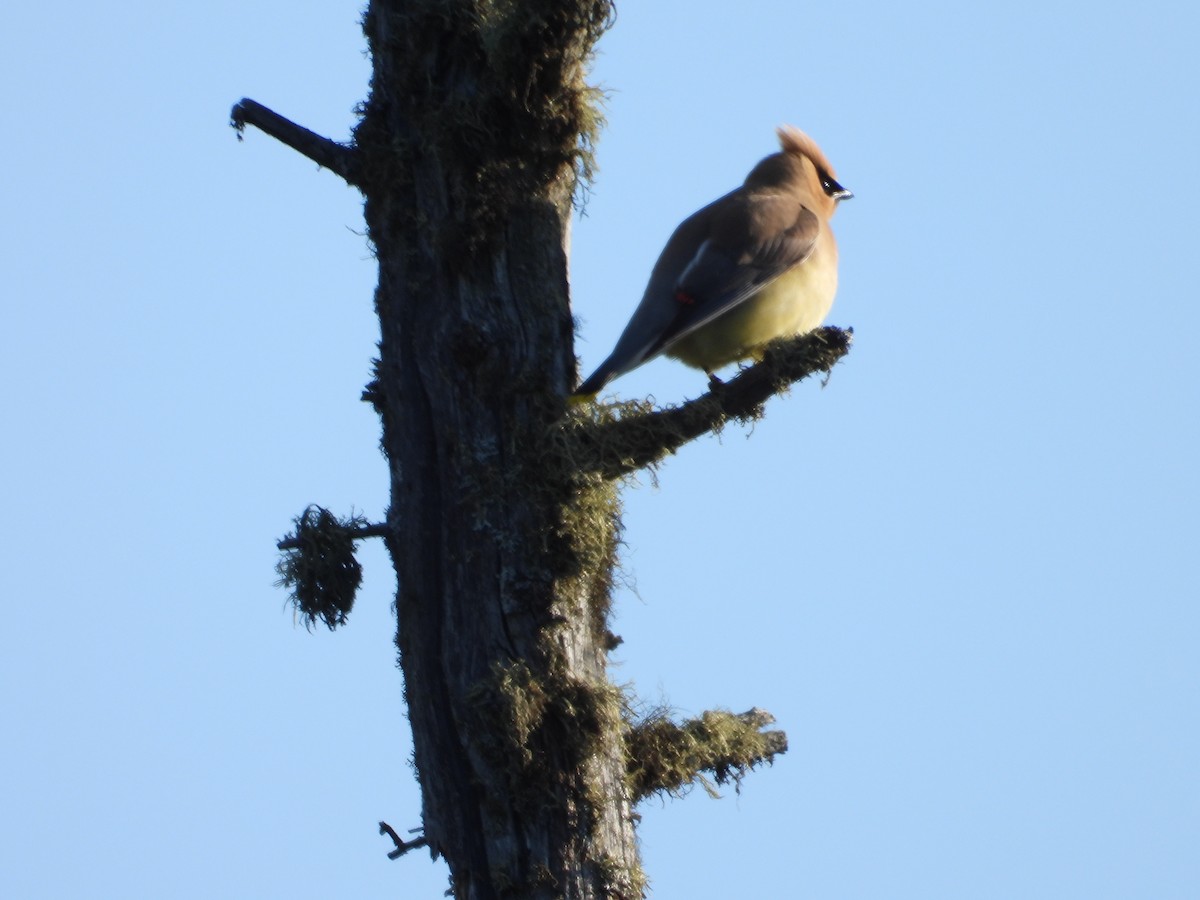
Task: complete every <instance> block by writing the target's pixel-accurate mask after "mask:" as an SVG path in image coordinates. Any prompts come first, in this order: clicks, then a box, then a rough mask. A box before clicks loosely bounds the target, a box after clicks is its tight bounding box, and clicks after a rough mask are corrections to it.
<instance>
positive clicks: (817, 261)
mask: <svg viewBox="0 0 1200 900" xmlns="http://www.w3.org/2000/svg"><path fill="white" fill-rule="evenodd" d="M776 134H777V135H778V137H779V146H780V151H779V152H778V153H772V154H771V155H770V156H768V157H766V158H765V159H763V160H761V161H760V162H759V163H758V164H757V165H756V166H755V167H754V168H753V169H751V170H750V174H749V175H747V176H746V180H745V182H743V183H742V186H741V187H739V188H736V189H735V190H733V191H730V192H729V193H728V194H726V195H725V196H723V197H721V198H719V199H717V200H714V201H713V202H712V203H710V204H709V205H708V206H705V207H704V208H703V209H701V210H699V211H698V212H695V213H693V214H692V215H690V216H688V217H687V218H686V219H684V220H683V222H682V223H680V225H679V227H678V228H676V229H675V232H674V233H673V234H672V235H671V237H670V239H669V240H668V241H667V243H666V246H665V247H664V248H663V251H662V253H661V254H660V255H659V257H658V261H657V262H656V263H655V264H654V268H653V269H652V270H651V272H650V281H649V283H648V284H647V285H646V292H645V294H643V295H642V301H641V303H639V304H638V307H637V309H636V310H635V311H634V313H633V317H632V318H631V319H630V320H629V324H628V325H626V326H625V330H624V332H622V334H621V337H620V338H619V339H618V341H617V345H616V347H615V349H614V350H613V352H612V353H611V354H609V356H608V358H607V359H606V360H604V362H602V363H601V364H600V367H599V368H598V369H596V371H595V372H593V373H592V375H591V376H589V377H588V378H587V379H585V380H584V382H583V383H582V384H580V385H579V387H578V388H576V389H575V392H574V394H573V395H572V398H571V399H572V400H573V401H575V402H584V401H587V400H589V399H592V398H594V397H595V395H596V394H597V393H599V392H600V391H601V390H602V389H603V388H604V386H605V385H606V384H608V383H609V382H610V381H612V380H613V379H614V378H617V377H618V376H620V375H624V374H625V373H627V372H629V371H631V370H632V369H635V368H637V367H638V366H640V365H641V364H642V363H644V362H646V361H647V360H650V359H653V358H654V357H656V356H658V355H659V354H665V355H666V356H669V357H672V358H674V359H678V360H680V361H681V362H683V363H685V364H687V365H689V366H692V367H693V368H697V369H702V370H703V371H704V372H705V373H706V374H707V375H708V376H709V380H710V383H715V382H717V378H716V376H715V375H714V372H715V371H716V370H717V369H719V368H721V367H722V366H725V365H727V364H729V363H732V362H738V361H740V360H744V359H748V358H750V357H752V356H758V355H759V354H760V353H761V350H762V348H763V347H765V346H766V344H768V343H770V342H771V341H772V340H774V339H775V338H779V337H785V336H789V335H797V334H803V333H805V332H807V331H811V330H813V329H814V328H816V327H818V326H819V325H820V324H821V323H822V322H823V321H824V320H825V317H826V316H827V315H828V314H829V310H830V308H831V307H832V306H833V297H834V294H835V293H836V292H837V243H836V242H835V241H834V238H833V231H832V230H830V227H829V220H830V218H831V217H832V216H833V212H834V210H835V209H836V208H837V205H838V204H839V203H840V202H841V201H843V200H848V199H850V198H851V197H853V196H854V195H853V194H852V193H851V192H850V191H848V190H846V188H844V187H842V185H841V184H839V183H838V181H837V179H836V177H835V175H834V171H833V166H831V165H830V164H829V160H828V159H827V158H826V157H825V154H824V153H822V152H821V149H820V147H818V146H817V145H816V143H815V142H814V141H813V140H812V138H810V137H809V136H808V135H806V134H805V133H804V132H803V131H801V130H800V129H798V128H794V127H792V126H790V125H783V126H780V127H779V128H778V129H776Z"/></svg>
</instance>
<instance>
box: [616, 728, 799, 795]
mask: <svg viewBox="0 0 1200 900" xmlns="http://www.w3.org/2000/svg"><path fill="white" fill-rule="evenodd" d="M773 721H774V719H773V718H772V717H771V716H770V715H769V714H768V713H766V712H764V711H762V710H757V709H754V710H750V711H749V712H746V713H741V714H735V713H731V712H728V711H725V710H709V711H707V712H705V713H703V714H702V715H701V716H699V717H698V718H695V719H687V720H685V721H684V722H683V723H682V724H676V723H675V722H672V721H670V719H668V718H667V717H666V713H665V711H663V710H657V711H655V712H653V713H651V714H650V715H649V716H647V717H646V718H644V719H643V720H642V721H640V722H638V723H637V724H635V725H633V726H632V727H631V728H630V729H629V731H628V732H627V734H626V739H625V758H626V760H627V764H628V765H627V771H628V778H629V787H630V792H631V794H632V795H633V797H634V798H635V799H642V798H645V797H648V796H650V795H651V794H655V793H666V794H669V795H671V796H675V797H677V796H681V795H682V794H684V793H686V791H687V789H688V788H689V787H690V786H691V785H692V784H694V783H697V782H698V783H699V784H700V785H701V786H702V787H703V788H704V790H705V791H706V792H707V793H708V794H709V796H712V797H716V796H719V794H718V793H717V790H716V788H715V787H714V786H713V784H712V782H710V781H709V780H708V778H707V777H706V776H705V774H704V773H705V772H709V773H711V774H712V777H713V780H714V781H715V782H716V783H717V784H719V785H720V784H726V783H728V782H730V781H732V782H734V784H735V785H737V786H738V787H740V786H741V781H742V778H744V777H745V775H746V773H747V772H749V771H750V770H751V769H753V768H754V767H755V766H757V765H760V764H761V763H764V762H766V763H770V762H773V761H774V757H775V756H776V755H777V754H779V753H783V752H786V750H787V741H786V738H785V737H784V736H783V734H782V732H778V731H775V732H764V731H762V730H761V729H762V728H763V726H764V725H767V724H770V723H771V722H773Z"/></svg>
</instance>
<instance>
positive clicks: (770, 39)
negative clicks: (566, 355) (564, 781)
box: [0, 0, 1200, 900]
mask: <svg viewBox="0 0 1200 900" xmlns="http://www.w3.org/2000/svg"><path fill="white" fill-rule="evenodd" d="M358 14H359V4H358V3H348V2H347V3H324V4H315V3H313V4H285V3H282V2H260V3H254V4H240V3H239V4H234V3H230V2H214V3H209V4H205V5H204V6H203V7H197V6H171V5H169V4H159V3H156V4H150V3H137V2H135V3H130V4H124V5H118V6H117V7H115V8H113V7H110V8H103V9H102V8H99V7H95V6H92V5H86V4H66V5H58V6H52V7H46V8H38V9H37V10H36V12H35V10H34V7H33V6H32V5H29V4H26V5H24V6H22V7H20V8H17V9H14V10H12V11H10V12H9V14H8V16H7V17H6V27H5V28H4V29H3V34H0V75H3V83H4V84H5V85H7V88H6V90H5V116H4V121H5V126H4V140H3V141H2V142H0V157H2V158H3V162H4V169H5V171H6V173H7V178H6V189H5V192H4V194H5V198H6V204H5V215H4V216H3V217H0V284H3V291H4V296H5V299H4V301H3V303H2V304H0V392H2V408H3V411H4V417H5V421H6V422H7V423H8V429H7V431H6V433H7V435H8V438H7V440H5V441H4V442H3V443H2V444H0V461H2V462H3V469H4V471H5V472H6V473H7V474H6V477H5V478H4V479H3V481H2V482H0V499H2V500H3V506H4V510H5V515H4V516H3V524H0V562H2V563H3V568H4V573H5V576H4V581H3V594H4V601H5V610H6V614H7V621H6V626H7V627H6V628H5V638H4V648H3V652H2V653H0V709H2V710H3V713H2V714H3V717H4V741H3V742H2V743H0V760H3V762H4V768H5V770H6V772H7V777H5V778H4V779H2V780H0V808H3V809H4V810H5V812H6V815H5V816H4V817H3V821H2V823H0V894H3V895H4V896H6V897H22V898H41V897H63V896H87V897H121V898H127V897H178V898H190V897H207V896H213V895H219V896H227V897H247V898H259V897H288V898H327V897H335V896H336V897H340V896H354V897H363V898H366V897H379V898H384V897H396V896H412V897H418V896H421V897H436V896H440V894H441V891H442V890H443V889H444V887H445V871H444V868H443V867H442V866H440V865H433V864H431V863H430V862H429V861H428V859H427V858H426V857H423V856H421V855H420V854H413V855H411V856H409V857H407V858H405V859H403V860H402V861H399V862H389V861H388V860H387V859H386V857H385V855H384V854H385V852H386V850H387V849H388V844H387V841H386V840H385V839H383V838H380V837H378V836H376V835H375V833H374V826H375V823H376V822H377V821H378V820H379V819H387V820H388V821H389V822H391V823H392V824H393V825H395V826H396V827H397V828H398V829H401V830H404V829H407V828H410V827H414V826H416V825H417V824H418V823H419V805H418V804H419V799H418V796H417V792H416V788H415V784H414V782H413V779H412V776H411V773H410V770H409V767H408V765H407V760H408V755H409V744H408V737H407V734H406V729H407V722H406V720H405V718H404V714H403V708H402V704H401V684H400V678H399V673H398V671H397V670H396V668H395V660H394V654H393V647H392V628H393V626H392V624H391V615H390V611H389V605H390V603H391V597H392V592H393V580H392V575H391V569H390V566H389V563H388V561H387V559H386V557H385V556H384V554H383V553H382V551H381V550H380V549H379V548H378V547H373V546H369V545H368V546H365V547H364V548H363V550H362V551H361V554H360V558H361V560H362V561H363V563H364V566H365V568H366V583H365V586H364V589H363V591H362V593H361V594H360V597H359V601H358V605H357V607H356V609H355V612H354V613H353V616H352V619H351V622H350V624H349V626H348V627H347V628H346V629H344V630H343V631H341V632H339V633H337V634H328V633H324V632H322V633H315V632H314V633H312V634H309V633H307V632H306V631H305V630H304V629H303V628H301V627H298V626H296V625H295V624H294V623H293V621H292V617H291V614H290V612H289V611H288V610H287V609H286V608H285V598H284V595H283V594H282V593H281V592H280V591H279V590H278V589H276V588H274V587H273V584H272V582H273V580H274V577H275V576H274V572H273V569H272V567H273V564H274V560H275V551H274V547H273V544H274V540H275V539H276V538H277V537H278V536H279V535H281V534H282V533H283V532H284V531H285V530H286V528H287V526H288V523H289V520H290V518H291V517H292V516H293V515H295V514H297V513H298V512H300V510H302V509H303V508H304V506H305V505H306V504H308V503H310V502H318V503H322V504H324V505H326V506H330V507H332V508H333V509H335V510H339V511H349V510H350V508H351V507H353V508H355V509H358V510H362V511H364V512H365V513H366V514H367V515H369V516H372V517H377V516H379V515H380V514H381V512H382V510H383V508H384V506H385V504H386V501H387V498H386V487H387V485H386V470H385V467H384V463H383V460H382V458H381V457H380V455H379V453H378V450H377V440H378V423H377V421H376V419H375V418H374V415H373V413H372V412H371V410H370V408H369V407H367V406H366V405H364V404H361V403H359V402H358V395H359V392H360V390H361V387H362V385H363V383H364V382H365V381H366V380H367V378H368V365H369V359H370V357H371V355H372V353H373V349H374V341H375V337H376V325H375V322H374V319H373V313H372V309H371V291H372V287H373V284H374V267H373V261H372V259H371V257H370V252H369V250H368V248H367V246H366V243H365V241H364V239H363V237H362V235H361V232H362V228H363V226H362V220H361V213H360V201H359V198H358V197H357V195H356V194H355V193H354V192H352V191H351V190H349V189H347V188H346V187H344V186H343V185H341V184H340V183H339V182H338V181H337V179H336V178H335V177H333V176H331V175H330V174H328V173H323V172H318V171H317V170H316V169H315V167H314V166H313V165H312V164H311V163H309V162H308V161H306V160H304V159H301V158H300V157H298V156H296V155H295V154H294V153H292V152H291V151H288V150H286V149H285V148H283V147H282V146H281V145H278V144H276V143H275V142H273V141H271V140H270V139H268V138H266V137H265V136H262V135H261V134H258V133H250V134H248V136H247V140H246V141H245V142H244V143H241V144H239V143H238V142H237V141H236V140H235V139H234V135H233V133H232V132H231V131H230V130H229V129H228V128H227V127H226V125H225V123H226V116H227V113H228V108H229V106H230V105H231V104H232V103H233V102H234V101H235V100H237V99H238V98H239V97H242V96H250V97H253V98H255V99H257V100H259V101H260V102H262V103H264V104H266V105H268V106H271V107H272V108H274V109H276V110H278V111H279V112H281V113H283V114H285V115H288V116H290V117H293V118H294V119H296V120H297V121H299V122H301V123H303V124H304V125H306V126H308V127H310V128H313V129H314V130H316V131H318V132H321V133H325V134H329V135H331V136H334V137H338V138H341V137H345V136H346V135H347V134H348V131H349V129H350V127H351V126H352V124H353V121H354V119H353V114H352V108H353V106H354V104H355V103H356V102H358V101H359V100H360V99H362V98H363V97H364V96H365V91H366V83H367V77H368V74H369V70H368V63H367V61H366V59H365V58H364V56H363V41H362V38H361V35H360V33H359V31H358V27H357V19H358ZM1198 26H1200V13H1197V12H1196V11H1195V10H1192V9H1191V8H1189V7H1187V6H1186V5H1184V4H1179V3H1170V4H1168V3H1160V2H1148V3H1143V4H1139V5H1137V6H1136V7H1134V6H1116V5H1114V6H1111V7H1109V8H1107V9H1102V8H1091V9H1088V10H1087V11H1086V12H1083V11H1082V8H1081V7H1079V5H1078V4H1067V3H1064V2H1050V3H1044V2H1043V3H1037V4H1034V3H1015V4H1008V5H1005V6H1003V7H995V8H986V9H985V8H980V9H976V8H973V7H967V6H963V5H961V4H941V3H920V2H918V3H915V4H909V5H908V6H906V7H903V8H900V7H895V6H894V5H891V4H882V3H854V2H851V3H843V4H836V5H833V4H828V5H824V6H818V5H814V4H798V3H790V2H789V3H771V2H763V3H749V4H742V5H740V6H739V7H737V8H736V9H732V8H730V7H729V5H728V4H723V3H722V4H718V3H715V2H708V0H700V2H697V0H692V2H688V3H684V2H677V0H658V2H655V3H652V4H638V3H622V4H621V5H620V15H619V19H618V22H617V25H616V27H615V28H614V29H613V31H612V32H610V33H609V34H608V35H607V36H606V37H605V38H604V40H603V42H602V44H601V47H600V49H601V53H600V55H599V57H598V59H597V62H596V67H595V78H596V80H598V81H599V82H600V83H602V84H603V85H604V86H605V87H606V88H607V89H608V90H609V92H610V93H609V97H608V102H607V114H608V120H609V125H608V128H607V130H606V131H605V133H604V135H603V137H602V139H601V142H600V144H599V147H598V153H599V163H600V172H599V176H598V180H597V183H596V184H595V186H594V189H593V191H592V193H591V196H590V199H589V202H588V205H587V208H586V212H585V215H583V216H582V217H581V218H579V219H578V220H577V221H576V227H575V231H574V238H573V240H574V249H573V258H572V276H573V290H574V299H575V307H576V313H577V315H578V316H579V318H580V322H581V325H580V334H579V343H578V352H579V354H580V357H581V360H582V368H584V369H587V370H590V369H591V367H592V366H594V365H595V364H596V363H597V362H599V360H600V359H602V358H603V356H604V355H606V354H607V352H608V350H609V349H610V348H611V345H612V343H613V341H614V340H615V339H616V336H617V335H618V334H619V332H620V330H621V327H622V326H623V324H624V322H625V320H626V319H627V317H628V315H629V314H630V312H631V311H632V309H633V307H634V305H635V304H636V302H637V299H638V298H639V297H640V295H641V291H642V288H643V287H644V283H645V279H646V276H647V274H648V272H649V268H650V266H651V265H652V264H653V261H654V259H655V257H656V255H657V253H658V251H659V249H660V248H661V246H662V243H663V241H664V240H665V239H666V237H667V236H668V234H669V233H670V231H671V229H672V228H673V226H674V225H675V224H676V223H677V222H678V221H679V220H680V219H681V218H682V217H683V216H685V215H687V214H688V213H690V212H692V211H693V210H695V209H696V208H698V207H699V206H701V205H703V204H704V203H706V202H708V201H709V200H711V199H713V198H714V197H716V196H718V195H719V194H721V193H722V192H724V191H726V190H728V189H730V188H731V187H733V186H735V185H736V184H737V183H739V182H740V181H741V179H742V178H743V177H744V175H745V173H746V172H747V171H748V170H749V168H750V167H751V166H752V165H753V163H754V162H755V161H756V160H757V159H759V158H760V157H762V156H763V155H765V154H767V153H769V152H772V150H773V149H774V137H773V129H774V127H775V126H776V125H777V124H780V123H782V122H789V123H792V124H795V125H797V126H799V127H801V128H803V129H805V130H806V131H808V132H809V133H811V134H812V135H813V136H814V137H815V138H816V139H817V140H818V141H819V142H820V143H821V145H822V146H823V148H824V149H825V150H826V152H827V154H828V155H829V156H830V158H831V159H832V161H833V163H834V165H835V166H836V167H837V170H838V175H839V177H840V179H841V181H842V182H843V183H844V184H846V186H848V187H850V188H851V189H852V190H854V192H855V194H856V198H855V199H854V200H853V201H851V202H850V203H847V204H845V205H843V206H842V207H841V209H840V211H839V213H838V215H837V218H836V220H835V228H836V231H837V234H838V238H839V242H840V246H841V255H842V263H841V270H842V278H841V288H840V294H839V297H838V301H837V304H836V305H835V307H834V311H833V313H832V315H831V317H830V321H831V323H834V324H839V325H852V326H854V328H855V334H856V342H855V348H854V350H853V352H852V354H851V355H850V357H849V358H848V359H847V360H846V362H845V363H844V364H843V365H841V366H840V367H838V369H837V370H836V371H835V372H834V375H833V378H832V379H831V380H830V382H829V384H828V386H827V387H825V388H824V389H821V388H820V387H819V386H818V385H816V384H809V385H804V386H801V387H799V388H797V389H796V390H794V391H793V392H792V393H791V395H790V396H788V397H787V398H784V399H779V400H775V401H773V402H772V404H771V406H770V407H769V410H768V415H767V418H766V420H765V421H763V422H761V423H759V424H758V425H757V426H756V427H755V428H754V429H753V431H752V432H746V431H743V430H740V429H736V428H731V429H729V430H727V431H726V432H725V433H724V435H722V436H721V438H720V439H715V438H709V439H705V440H701V441H699V442H697V443H695V444H692V445H690V446H688V447H686V448H684V449H683V450H682V451H681V452H680V453H679V455H678V456H677V457H675V458H673V459H671V460H670V461H669V462H668V463H667V464H666V465H665V466H664V467H663V469H662V470H661V472H660V475H659V478H658V484H657V485H653V484H650V483H647V484H645V485H643V486H642V487H640V488H638V489H635V490H632V491H630V492H629V493H628V495H627V497H626V520H625V521H626V540H627V543H628V546H627V549H626V552H625V558H624V565H625V570H626V572H627V574H628V576H629V578H630V579H631V580H632V581H633V582H634V583H635V584H636V593H633V592H631V591H622V593H621V595H620V597H619V598H618V602H617V617H616V622H615V629H616V630H617V631H618V632H619V633H620V634H621V635H622V636H623V637H624V638H625V644H624V645H623V646H622V647H621V648H620V650H619V651H618V654H617V665H616V667H615V669H614V674H615V677H616V678H618V679H619V680H622V681H627V682H631V683H632V684H634V685H635V686H636V688H637V690H638V691H639V693H640V694H641V695H642V696H643V697H644V698H646V700H647V701H649V702H664V701H665V702H668V703H670V704H672V705H674V706H675V707H676V708H677V709H679V710H680V711H681V713H683V714H695V713H698V712H700V711H701V710H703V709H706V708H709V707H715V706H721V707H726V708H730V709H734V710H743V709H746V708H749V707H750V706H754V705H758V706H763V707H766V708H767V709H769V710H771V711H772V712H773V713H775V715H776V716H777V717H778V718H779V720H780V725H781V727H783V728H785V729H786V730H787V732H788V734H789V736H790V739H791V751H790V752H789V753H788V754H787V755H786V756H785V757H783V758H781V759H780V760H779V762H778V763H777V764H776V765H775V766H774V767H773V768H771V769H768V770H764V771H761V772H757V773H755V774H753V775H752V776H751V777H750V778H749V779H748V780H747V781H746V783H745V785H744V787H743V790H742V792H741V794H740V796H738V795H735V794H733V792H732V791H730V792H728V795H727V796H726V797H725V798H724V799H722V800H720V801H711V800H709V799H708V798H707V797H705V796H704V794H703V792H697V793H696V794H694V795H692V796H691V797H689V798H687V799H686V800H683V801H670V802H667V803H659V802H650V803H648V804H646V805H645V807H644V808H643V810H642V812H643V815H644V820H643V823H642V827H641V832H640V833H641V837H642V841H643V851H644V858H645V864H646V867H647V869H648V871H649V874H650V876H651V879H652V886H653V888H654V896H656V897H661V898H669V897H688V896H690V897H730V896H779V897H820V898H823V900H842V898H845V900H858V898H863V900H866V898H871V900H874V898H880V897H889V898H921V900H930V898H947V900H949V898H961V897H972V898H1012V897H1022V898H1054V900H1063V898H1088V900H1095V898H1145V897H1154V898H1159V900H1163V898H1192V897H1195V896H1197V894H1198V893H1200V856H1198V855H1197V853H1196V849H1195V848H1196V846H1197V840H1198V839H1200V782H1198V779H1197V770H1196V760H1197V758H1200V727H1198V725H1200V723H1198V721H1197V699H1196V698H1197V695H1198V688H1200V683H1198V682H1200V662H1198V656H1200V654H1197V639H1198V637H1200V613H1198V611H1197V601H1198V599H1200V576H1198V574H1197V559H1196V557H1197V543H1198V538H1200V522H1198V521H1197V519H1198V515H1200V514H1198V512H1197V510H1198V508H1200V478H1198V476H1197V465H1196V460H1197V459H1198V458H1200V416H1198V412H1200V402H1198V401H1200V388H1198V387H1197V385H1198V384H1200V363H1198V362H1197V356H1196V353H1195V350H1194V346H1193V345H1194V342H1195V340H1194V336H1195V334H1196V333H1197V331H1200V313H1198V312H1197V309H1198V304H1197V302H1196V289H1195V287H1194V278H1195V274H1194V273H1195V259H1196V238H1197V226H1196V220H1195V213H1194V211H1195V209H1196V208H1197V206H1198V205H1200V177H1198V175H1197V168H1196V163H1195V156H1196V147H1197V143H1198V142H1197V137H1198V135H1197V130H1198V129H1197V124H1196V121H1197V115H1196V112H1197V108H1196V106H1197V104H1196V97H1195V89H1196V85H1197V83H1200V64H1198V63H1197V62H1196V55H1195V50H1194V39H1195V35H1196V34H1197V30H1198ZM612 387H613V390H614V391H615V392H616V393H619V394H620V395H621V396H625V397H641V396H646V395H653V396H654V397H656V398H658V399H659V400H661V401H664V402H668V401H677V400H679V399H681V398H684V397H688V396H694V395H695V394H697V393H698V392H699V391H700V390H701V389H702V388H703V376H701V375H698V374H697V373H695V372H693V371H690V370H688V369H685V368H683V367H681V366H679V365H677V364H674V363H671V362H669V361H656V362H654V363H651V364H649V365H646V366H644V367H643V368H641V369H639V370H637V371H636V372H634V373H631V374H630V375H628V376H626V377H624V378H622V379H621V380H619V381H618V382H616V383H614V385H613V386H612Z"/></svg>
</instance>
